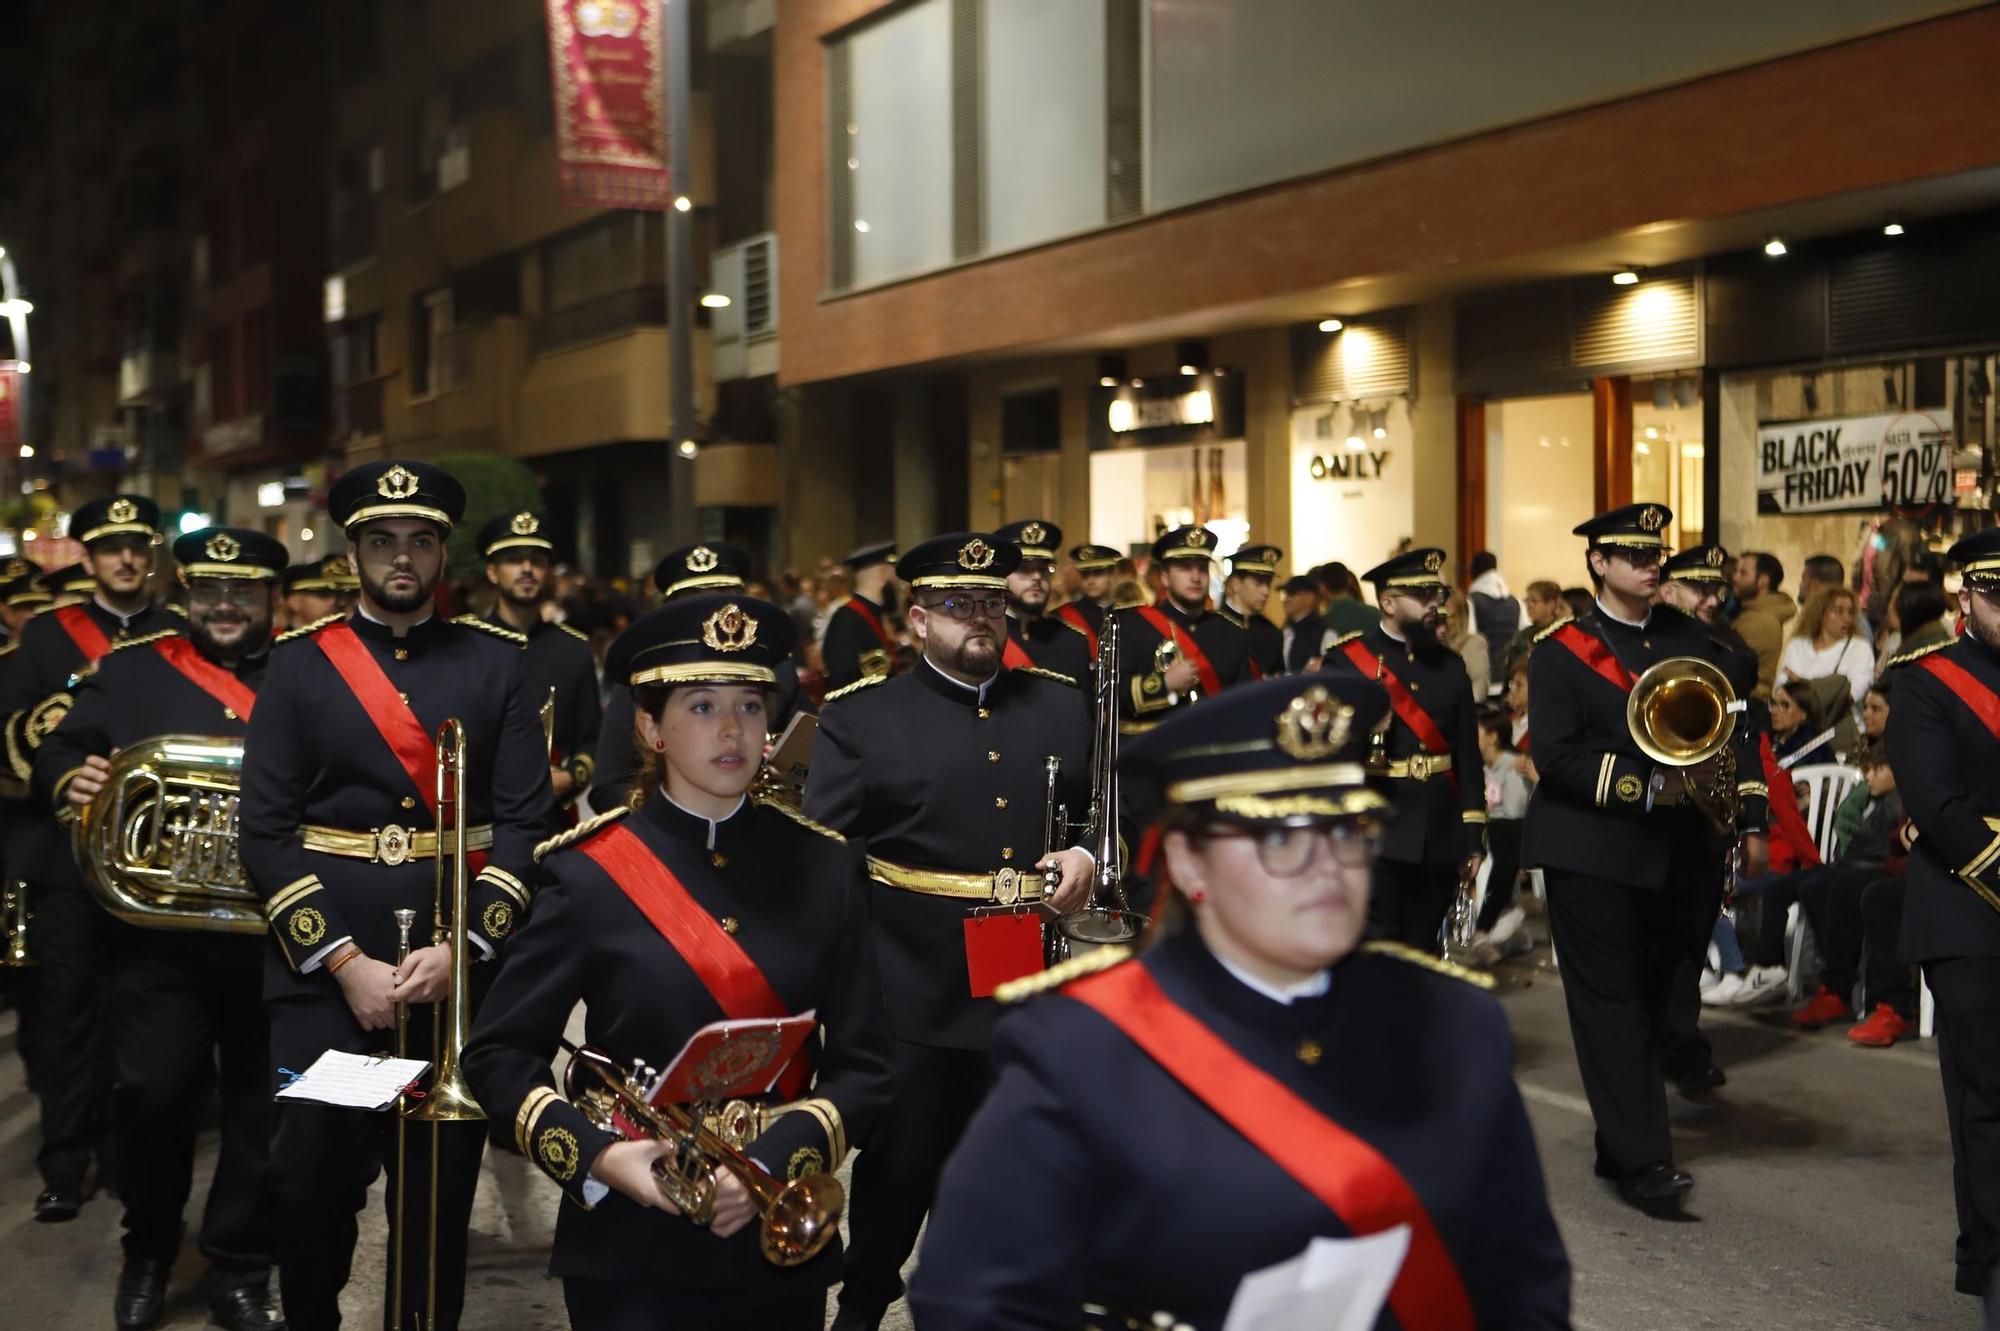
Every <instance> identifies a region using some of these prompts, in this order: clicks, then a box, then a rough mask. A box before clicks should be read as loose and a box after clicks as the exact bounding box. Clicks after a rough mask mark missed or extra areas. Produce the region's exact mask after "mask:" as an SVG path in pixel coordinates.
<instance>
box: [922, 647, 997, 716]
mask: <svg viewBox="0 0 2000 1331" xmlns="http://www.w3.org/2000/svg"><path fill="white" fill-rule="evenodd" d="M924 664H925V665H927V666H929V667H930V668H931V669H933V670H937V672H938V677H939V678H941V679H943V680H944V681H945V683H947V684H950V685H953V686H954V687H957V688H961V689H964V690H965V691H966V692H967V693H976V694H978V695H979V701H980V703H981V704H982V705H984V704H985V702H986V690H988V689H990V688H992V687H993V684H994V681H995V680H998V679H999V678H1000V672H999V671H997V670H996V671H994V672H993V678H992V679H989V680H987V681H986V682H985V683H984V684H968V683H966V682H965V681H964V680H962V679H954V678H952V677H951V676H950V675H947V674H945V673H944V671H942V670H938V668H937V664H936V663H935V662H933V661H932V660H931V658H930V657H928V656H926V657H925V658H924Z"/></svg>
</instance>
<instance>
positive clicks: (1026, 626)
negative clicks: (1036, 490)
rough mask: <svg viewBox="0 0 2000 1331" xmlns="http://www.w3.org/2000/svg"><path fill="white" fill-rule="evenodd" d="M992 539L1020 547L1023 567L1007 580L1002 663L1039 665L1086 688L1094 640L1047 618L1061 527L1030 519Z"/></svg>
mask: <svg viewBox="0 0 2000 1331" xmlns="http://www.w3.org/2000/svg"><path fill="white" fill-rule="evenodd" d="M993 539H994V540H996V541H1009V542H1012V543H1013V544H1014V545H1017V546H1019V547H1020V548H1021V563H1020V566H1019V567H1018V568H1016V569H1015V570H1014V571H1013V572H1012V573H1009V574H1008V575H1007V642H1006V646H1005V650H1004V653H1003V655H1002V658H1001V659H1002V660H1003V661H1005V663H1006V664H1007V667H1008V668H1009V669H1019V668H1020V667H1022V666H1039V667H1041V668H1042V669H1043V670H1053V671H1055V672H1056V673H1057V674H1058V675H1068V676H1069V677H1070V678H1071V679H1073V680H1075V681H1076V682H1077V683H1078V684H1088V683H1089V682H1090V673H1091V665H1092V663H1093V661H1094V660H1095V658H1096V655H1097V653H1096V649H1095V648H1094V647H1093V646H1092V643H1091V639H1090V638H1089V637H1088V636H1087V635H1086V634H1085V633H1084V631H1083V630H1081V629H1079V628H1077V626H1076V625H1074V624H1072V623H1070V622H1069V621H1068V620H1065V619H1058V618H1057V617H1056V616H1054V615H1051V614H1049V613H1048V609H1049V591H1050V586H1051V580H1052V579H1053V577H1054V576H1055V568H1056V547H1058V546H1060V545H1061V544H1062V528H1061V527H1058V526H1056V525H1055V523H1053V522H1044V521H1042V520H1041V519H1040V518H1030V519H1029V520H1027V521H1026V522H1010V523H1008V524H1007V525H1006V526H1004V527H1001V528H1000V529H999V530H997V531H995V532H994V533H993Z"/></svg>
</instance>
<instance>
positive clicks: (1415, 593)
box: [1389, 587, 1451, 606]
mask: <svg viewBox="0 0 2000 1331" xmlns="http://www.w3.org/2000/svg"><path fill="white" fill-rule="evenodd" d="M1389 594H1390V595H1391V596H1401V597H1403V598H1405V599H1407V600H1411V601H1415V602H1416V603H1417V604H1418V605H1423V606H1431V605H1443V604H1444V603H1445V599H1446V598H1447V597H1449V596H1450V595H1451V593H1450V592H1448V591H1446V590H1445V589H1444V588H1443V587H1431V588H1427V589H1426V588H1417V587H1399V588H1397V589H1396V590H1395V591H1393V592H1391V593H1389Z"/></svg>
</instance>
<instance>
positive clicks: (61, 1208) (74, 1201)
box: [35, 1183, 83, 1225]
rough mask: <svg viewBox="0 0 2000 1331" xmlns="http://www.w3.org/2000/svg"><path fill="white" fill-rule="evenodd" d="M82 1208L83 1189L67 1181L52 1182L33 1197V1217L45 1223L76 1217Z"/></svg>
mask: <svg viewBox="0 0 2000 1331" xmlns="http://www.w3.org/2000/svg"><path fill="white" fill-rule="evenodd" d="M82 1209H83V1189H82V1188H80V1187H77V1186H75V1185H74V1184H69V1183H52V1184H50V1185H49V1186H48V1187H46V1188H43V1189H42V1191H41V1193H40V1194H39V1195H38V1196H37V1197H36V1198H35V1219H37V1220H39V1221H41V1222H42V1223H43V1224H45V1225H57V1224H61V1223H62V1222H63V1221H65V1220H74V1219H76V1213H77V1212H78V1211H81V1210H82Z"/></svg>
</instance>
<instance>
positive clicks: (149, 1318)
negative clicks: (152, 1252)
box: [111, 1257, 173, 1331]
mask: <svg viewBox="0 0 2000 1331" xmlns="http://www.w3.org/2000/svg"><path fill="white" fill-rule="evenodd" d="M172 1270H173V1263H172V1262H162V1261H159V1260H157V1259H154V1258H151V1257H133V1258H128V1259H127V1260H126V1262H125V1269H124V1270H123V1271H121V1272H119V1274H118V1294H117V1296H116V1298H115V1300H114V1301H113V1303H112V1305H111V1309H112V1313H113V1315H115V1316H116V1317H117V1319H118V1326H119V1331H145V1328H146V1327H149V1326H158V1325H159V1324H160V1315H161V1313H163V1312H164V1311H165V1310H166V1306H167V1273H168V1272H170V1271H172Z"/></svg>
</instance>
